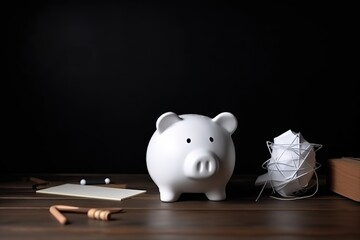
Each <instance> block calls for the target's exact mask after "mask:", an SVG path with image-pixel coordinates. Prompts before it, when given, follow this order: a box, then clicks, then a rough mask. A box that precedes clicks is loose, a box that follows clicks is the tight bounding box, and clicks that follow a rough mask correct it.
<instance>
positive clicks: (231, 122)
mask: <svg viewBox="0 0 360 240" xmlns="http://www.w3.org/2000/svg"><path fill="white" fill-rule="evenodd" d="M212 120H213V121H214V122H216V123H217V124H219V125H220V126H222V127H223V128H225V129H226V130H227V131H228V132H229V133H230V134H233V132H235V130H236V127H237V120H236V117H235V116H234V115H233V114H232V113H229V112H223V113H220V114H219V115H217V116H216V117H214V118H213V119H212Z"/></svg>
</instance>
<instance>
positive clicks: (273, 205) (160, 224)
mask: <svg viewBox="0 0 360 240" xmlns="http://www.w3.org/2000/svg"><path fill="white" fill-rule="evenodd" d="M71 177H72V176H69V178H68V179H71ZM41 178H42V179H46V180H48V179H47V178H46V176H41ZM52 178H53V179H54V181H56V182H62V183H63V182H66V179H67V178H66V177H65V178H63V176H59V177H58V178H56V176H52ZM255 178H256V177H244V176H234V177H233V178H232V179H231V180H230V182H229V184H228V187H227V193H228V197H227V199H226V200H225V201H220V202H212V201H208V200H207V199H206V197H205V196H204V195H203V194H183V195H182V196H181V197H180V199H179V201H177V202H174V203H163V202H161V201H160V200H159V199H160V198H159V193H158V190H157V187H156V186H155V185H154V184H153V182H152V181H151V179H150V178H149V176H147V175H136V176H133V175H118V176H112V179H117V180H118V181H119V182H123V183H126V184H127V185H128V187H129V188H134V189H136V188H138V189H146V190H147V192H146V193H145V194H142V195H139V196H135V197H133V198H131V199H127V200H124V201H122V202H116V201H109V200H99V199H84V198H75V197H64V196H44V195H41V196H39V195H37V194H36V193H35V192H34V190H32V191H29V190H28V189H26V187H25V188H16V187H15V185H17V184H19V185H20V184H21V181H19V182H18V181H11V182H2V184H1V186H2V187H0V239H9V240H13V239H27V240H32V239H59V240H60V239H61V240H63V239H66V238H67V239H74V240H82V239H87V240H89V239H90V240H92V239H94V240H95V239H96V240H99V239H130V240H131V239H197V240H201V239H207V240H209V239H210V240H212V239H225V240H226V239H305V238H306V239H327V240H329V239H342V240H345V239H359V237H360V228H359V226H360V205H359V204H358V203H357V202H354V201H351V200H349V199H347V198H344V197H342V196H339V195H337V194H334V193H333V192H332V191H329V190H328V189H327V187H326V185H325V181H322V184H321V185H320V189H319V192H318V193H317V194H316V195H315V196H314V197H312V198H309V199H303V200H297V201H279V200H276V199H272V198H270V197H268V196H267V195H266V194H263V196H262V198H261V199H260V200H259V201H258V202H255V199H256V197H257V194H258V191H259V189H257V188H254V187H253V184H254V180H255ZM11 186H13V187H12V188H11ZM30 187H31V186H30ZM7 189H16V191H15V190H13V191H7ZM58 204H61V205H71V206H78V207H83V208H111V207H117V208H119V207H120V208H123V212H122V213H121V214H115V215H114V216H113V218H112V219H111V220H109V221H98V220H94V219H89V218H87V217H86V216H84V215H83V214H76V213H71V212H64V213H63V214H64V215H65V216H66V217H67V219H68V220H69V223H68V224H67V225H61V224H59V223H58V222H57V221H56V220H55V219H54V217H53V216H52V215H51V214H50V213H49V207H50V206H52V205H58Z"/></svg>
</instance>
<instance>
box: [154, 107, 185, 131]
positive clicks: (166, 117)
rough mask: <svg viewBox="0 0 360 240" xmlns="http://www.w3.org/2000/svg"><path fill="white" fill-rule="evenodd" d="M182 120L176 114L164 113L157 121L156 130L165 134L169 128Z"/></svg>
mask: <svg viewBox="0 0 360 240" xmlns="http://www.w3.org/2000/svg"><path fill="white" fill-rule="evenodd" d="M181 120H182V118H180V117H179V116H178V115H177V114H176V113H173V112H167V113H164V114H162V115H161V116H160V117H159V118H158V120H157V121H156V129H157V130H158V131H159V132H160V133H163V132H164V131H165V130H166V129H167V128H168V127H170V126H171V125H173V124H174V123H176V122H178V121H181Z"/></svg>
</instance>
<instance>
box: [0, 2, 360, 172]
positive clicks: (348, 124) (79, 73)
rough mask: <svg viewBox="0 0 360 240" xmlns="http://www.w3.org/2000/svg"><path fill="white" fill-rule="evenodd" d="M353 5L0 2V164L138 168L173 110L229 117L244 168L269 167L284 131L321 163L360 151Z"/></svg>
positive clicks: (239, 166) (48, 168) (14, 168)
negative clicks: (315, 147) (311, 146)
mask: <svg viewBox="0 0 360 240" xmlns="http://www.w3.org/2000/svg"><path fill="white" fill-rule="evenodd" d="M351 9H352V6H343V5H335V4H331V3H329V2H326V4H320V3H316V4H315V2H314V1H312V2H310V3H304V2H303V1H283V2H281V1H276V2H275V1H264V2H259V1H245V2H242V1H239V2H237V3H235V1H218V2H216V1H190V2H184V1H179V2H177V1H108V0H105V1H12V2H11V4H8V5H7V7H6V8H4V9H3V11H5V13H4V15H3V17H4V18H5V19H4V21H3V23H4V28H3V29H2V31H3V33H4V34H3V40H5V44H4V49H5V50H4V55H3V58H4V60H5V62H6V63H5V65H3V66H5V68H4V71H3V76H2V79H3V83H4V84H6V85H5V86H6V87H4V88H3V91H4V94H3V96H5V99H4V101H3V106H4V107H3V119H5V120H6V121H5V123H3V124H4V125H3V129H4V132H5V135H3V136H4V139H5V144H3V156H2V157H1V171H2V172H14V173H15V172H68V173H72V172H86V173H105V172H106V173H145V172H147V170H146V161H145V154H146V147H147V143H148V141H149V139H150V137H151V135H152V134H153V132H154V131H155V122H156V120H157V118H158V117H159V116H160V115H161V114H162V113H164V112H167V111H173V112H176V113H178V114H184V113H198V114H203V115H207V116H210V117H214V116H216V115H217V114H218V113H220V112H223V111H230V112H232V113H234V114H235V116H236V117H237V118H238V121H239V126H238V128H237V130H236V132H235V133H234V134H233V140H234V143H235V146H236V154H237V160H236V168H235V173H239V174H255V173H256V174H258V173H263V169H262V168H261V164H262V163H263V162H264V161H265V160H267V159H268V158H269V151H268V149H267V146H266V141H272V140H273V138H274V137H276V136H278V135H279V134H281V133H283V132H285V131H287V130H289V129H291V130H293V131H295V132H301V133H302V135H303V136H304V137H305V139H306V140H308V141H309V142H313V143H319V144H322V145H323V147H322V148H321V149H320V150H319V151H318V152H317V160H318V162H320V163H321V164H323V166H324V167H322V168H320V171H324V169H325V168H326V160H327V159H328V158H333V157H341V156H359V154H360V145H359V134H360V132H359V122H360V121H359V87H358V77H355V76H357V75H355V76H354V75H352V74H350V72H352V73H354V72H355V71H354V70H353V68H354V67H355V64H352V62H353V61H352V60H351V56H352V51H353V48H352V46H351V41H352V36H353V34H352V33H353V32H356V31H357V30H356V28H352V21H351V20H352V19H351V14H350V13H348V12H349V11H350V10H351ZM356 59H358V57H356ZM356 68H357V66H356ZM7 85H9V86H7Z"/></svg>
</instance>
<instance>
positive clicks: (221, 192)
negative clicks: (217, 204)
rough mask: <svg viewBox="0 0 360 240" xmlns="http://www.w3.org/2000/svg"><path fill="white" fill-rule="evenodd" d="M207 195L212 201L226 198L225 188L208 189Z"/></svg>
mask: <svg viewBox="0 0 360 240" xmlns="http://www.w3.org/2000/svg"><path fill="white" fill-rule="evenodd" d="M205 195H206V197H207V198H208V199H209V200H211V201H222V200H225V199H226V192H225V188H221V189H214V190H211V191H208V192H206V193H205Z"/></svg>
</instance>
